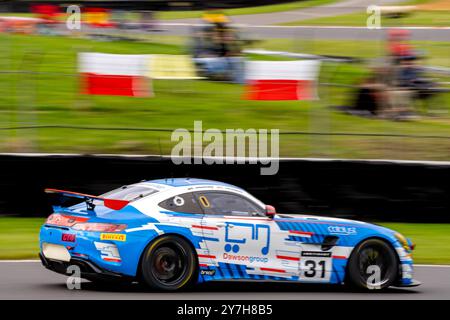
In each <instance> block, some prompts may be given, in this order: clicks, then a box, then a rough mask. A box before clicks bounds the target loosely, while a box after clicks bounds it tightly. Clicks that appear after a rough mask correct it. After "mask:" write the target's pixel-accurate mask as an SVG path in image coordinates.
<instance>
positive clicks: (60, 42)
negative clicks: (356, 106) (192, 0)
mask: <svg viewBox="0 0 450 320" xmlns="http://www.w3.org/2000/svg"><path fill="white" fill-rule="evenodd" d="M184 42H185V39H184V38H181V37H167V38H166V37H162V36H158V38H154V41H153V42H147V43H141V42H125V41H116V42H95V41H91V40H84V39H71V38H56V37H43V36H23V35H8V36H5V35H0V46H1V47H2V48H4V50H2V51H1V52H0V68H1V70H3V71H5V70H10V71H15V72H16V73H13V74H11V73H5V72H3V73H0V106H1V108H0V127H3V128H4V127H9V126H20V125H26V124H34V125H77V126H97V127H126V128H133V127H156V128H192V127H193V122H194V120H202V121H203V126H204V128H218V129H226V128H244V129H248V128H256V129H258V128H268V129H270V128H279V129H280V130H282V131H283V130H285V131H294V130H295V131H325V132H370V133H386V132H387V133H412V134H423V135H430V134H433V135H447V136H448V134H449V132H450V130H449V126H448V124H449V122H448V118H445V117H441V118H429V117H424V118H423V119H422V120H419V121H414V122H392V121H386V120H370V119H364V118H359V117H354V116H348V115H344V114H341V113H338V112H335V111H332V110H331V109H329V108H328V107H327V106H328V105H330V104H333V105H336V104H343V103H348V101H349V99H350V97H351V96H352V95H351V91H350V90H349V89H342V88H325V87H323V88H320V95H321V98H322V100H320V101H286V102H283V101H248V100H244V99H242V96H243V93H244V89H243V87H242V86H240V85H234V84H228V83H217V82H211V81H205V80H203V81H170V80H156V81H154V83H153V86H154V91H155V97H153V98H130V97H111V96H82V95H79V94H78V93H77V92H78V78H77V77H76V74H77V71H76V53H77V52H79V51H95V52H109V53H173V54H178V53H185V50H184V46H182V44H183V43H184ZM350 44H351V43H350V42H342V43H338V42H332V41H331V42H330V41H317V42H314V43H310V44H308V43H307V42H306V41H305V42H302V43H301V46H298V48H297V49H298V50H299V51H301V52H311V53H323V54H327V53H329V54H336V55H356V56H358V55H360V56H364V57H366V56H367V57H369V56H373V55H374V54H375V53H376V49H375V48H376V46H377V44H376V43H373V42H370V41H367V43H366V42H361V45H359V46H358V47H357V50H354V49H353V48H354V47H352V46H351V45H350ZM291 45H292V43H289V42H286V41H284V42H283V41H281V40H280V41H277V40H269V41H266V42H262V43H258V44H256V45H255V46H262V47H264V48H266V49H277V50H284V49H289V46H291ZM423 45H424V46H427V47H428V48H430V52H431V53H432V54H433V58H432V59H433V60H432V62H433V63H435V62H436V64H437V65H441V63H438V62H439V61H440V60H442V62H445V59H446V57H447V56H448V54H447V51H445V47H442V46H441V45H440V44H439V43H433V42H430V43H423ZM251 58H253V59H255V58H256V56H255V55H253V56H251ZM259 58H260V59H261V58H263V59H266V58H267V57H259ZM17 71H19V73H17ZM23 71H26V72H34V71H36V72H40V74H37V75H33V74H32V73H31V74H30V73H28V74H27V73H20V72H23ZM365 74H367V69H366V68H365V67H364V66H363V65H342V66H338V65H335V64H329V63H327V64H324V65H323V67H322V75H321V76H322V79H325V80H326V79H328V80H329V79H331V80H333V81H334V82H338V83H341V84H355V83H357V82H358V80H359V79H361V77H363V76H364V75H365ZM435 105H436V107H437V108H439V109H442V110H444V111H446V112H448V110H449V106H450V103H449V95H442V96H441V97H439V98H438V100H437V102H435ZM173 146H174V143H172V142H171V141H170V133H154V132H140V131H88V130H74V129H59V130H55V129H34V130H22V131H19V130H2V131H0V151H2V152H26V151H34V152H69V153H71V152H76V153H78V152H80V153H141V154H142V153H145V154H149V153H157V154H159V153H160V152H161V153H163V154H170V151H171V148H172V147H173ZM280 155H281V156H301V157H305V156H328V157H344V158H397V159H427V160H448V159H449V156H450V148H449V145H448V141H447V140H444V141H438V140H420V141H419V140H417V139H400V138H368V137H364V138H356V137H333V138H326V137H306V136H292V135H289V136H282V138H281V141H280Z"/></svg>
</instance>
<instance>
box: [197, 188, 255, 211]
mask: <svg viewBox="0 0 450 320" xmlns="http://www.w3.org/2000/svg"><path fill="white" fill-rule="evenodd" d="M195 196H196V197H197V199H198V202H199V203H200V206H201V207H202V209H203V211H204V212H205V214H211V215H233V216H250V217H252V216H264V211H263V209H262V208H260V207H259V206H258V205H257V204H255V203H253V202H252V201H250V200H248V199H246V198H244V197H242V196H240V195H237V194H233V193H229V192H218V191H210V192H196V193H195Z"/></svg>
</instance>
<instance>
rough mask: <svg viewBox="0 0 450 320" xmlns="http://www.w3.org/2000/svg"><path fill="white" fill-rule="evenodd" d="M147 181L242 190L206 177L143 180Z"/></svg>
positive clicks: (168, 184) (171, 185)
mask: <svg viewBox="0 0 450 320" xmlns="http://www.w3.org/2000/svg"><path fill="white" fill-rule="evenodd" d="M145 182H147V183H157V184H162V185H166V186H170V187H186V186H200V185H204V186H224V187H230V188H235V189H239V190H243V189H241V188H239V187H236V186H234V185H232V184H228V183H225V182H220V181H214V180H208V179H197V178H166V179H156V180H148V181H145Z"/></svg>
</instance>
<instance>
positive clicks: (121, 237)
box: [100, 233, 127, 241]
mask: <svg viewBox="0 0 450 320" xmlns="http://www.w3.org/2000/svg"><path fill="white" fill-rule="evenodd" d="M100 240H113V241H127V235H126V234H120V233H101V234H100Z"/></svg>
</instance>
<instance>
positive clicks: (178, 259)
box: [141, 235, 197, 291]
mask: <svg viewBox="0 0 450 320" xmlns="http://www.w3.org/2000/svg"><path fill="white" fill-rule="evenodd" d="M141 275H142V279H143V280H144V282H145V283H146V284H147V285H148V286H150V287H151V288H153V289H157V290H166V291H175V290H180V289H182V288H186V287H188V286H189V285H191V284H192V283H193V282H194V281H195V280H196V276H197V259H196V257H195V255H194V252H193V249H192V247H191V246H190V245H189V243H188V242H187V241H186V240H184V239H183V238H181V237H177V236H175V235H168V236H163V237H160V238H157V239H156V240H154V241H153V242H152V243H150V245H149V246H148V247H147V249H146V250H145V252H144V254H143V256H142V259H141Z"/></svg>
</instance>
